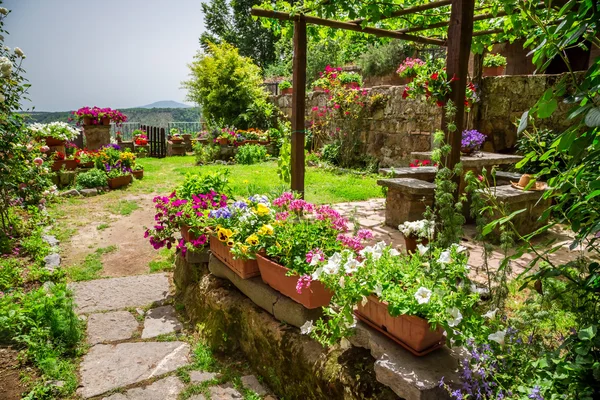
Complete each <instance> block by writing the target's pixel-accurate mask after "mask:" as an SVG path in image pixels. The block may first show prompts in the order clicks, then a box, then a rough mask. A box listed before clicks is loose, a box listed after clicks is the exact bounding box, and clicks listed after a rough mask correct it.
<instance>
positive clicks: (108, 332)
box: [87, 311, 139, 344]
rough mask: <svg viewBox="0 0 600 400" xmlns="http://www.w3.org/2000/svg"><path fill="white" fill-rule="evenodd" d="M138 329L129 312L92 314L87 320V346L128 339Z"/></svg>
mask: <svg viewBox="0 0 600 400" xmlns="http://www.w3.org/2000/svg"><path fill="white" fill-rule="evenodd" d="M138 327H139V324H138V322H137V320H136V319H135V317H134V316H133V315H131V313H130V312H129V311H113V312H107V313H101V314H92V315H90V316H89V318H88V324H87V340H88V343H89V344H98V343H104V342H116V341H117V340H126V339H130V338H131V336H132V335H133V334H134V332H135V331H137V329H138Z"/></svg>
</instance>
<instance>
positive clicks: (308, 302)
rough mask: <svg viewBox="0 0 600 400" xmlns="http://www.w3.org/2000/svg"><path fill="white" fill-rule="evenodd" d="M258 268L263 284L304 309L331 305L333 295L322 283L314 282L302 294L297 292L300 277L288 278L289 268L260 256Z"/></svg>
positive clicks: (257, 257) (257, 258) (258, 256)
mask: <svg viewBox="0 0 600 400" xmlns="http://www.w3.org/2000/svg"><path fill="white" fill-rule="evenodd" d="M256 260H257V261H258V268H259V269H260V275H261V276H262V280H263V282H265V283H266V284H267V285H269V286H271V287H272V288H273V289H275V290H277V291H278V292H280V293H281V294H283V295H285V296H287V297H289V298H290V299H292V300H294V301H295V302H296V303H300V304H302V305H303V306H304V307H306V308H309V309H312V308H319V307H324V306H326V305H328V304H329V302H330V301H331V298H332V297H333V293H332V292H331V291H330V290H329V289H327V288H326V287H325V286H324V285H323V284H322V283H321V282H319V281H314V282H312V283H311V284H310V287H308V288H304V289H303V290H302V293H298V292H297V291H296V284H297V283H298V278H299V277H298V276H297V275H296V276H287V273H288V271H289V269H288V268H286V267H284V266H283V265H279V264H277V263H276V262H274V261H271V260H269V259H268V258H265V257H263V256H261V255H260V254H258V255H257V256H256Z"/></svg>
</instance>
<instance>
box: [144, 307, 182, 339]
mask: <svg viewBox="0 0 600 400" xmlns="http://www.w3.org/2000/svg"><path fill="white" fill-rule="evenodd" d="M181 328H182V326H181V323H180V322H179V320H178V319H177V314H176V313H175V309H174V308H173V306H163V307H158V308H154V309H152V310H150V311H148V312H147V313H146V319H145V320H144V330H143V332H142V339H149V338H153V337H156V336H159V335H164V334H168V333H173V332H179V331H180V330H181Z"/></svg>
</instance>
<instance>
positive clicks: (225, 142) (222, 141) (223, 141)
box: [217, 138, 229, 146]
mask: <svg viewBox="0 0 600 400" xmlns="http://www.w3.org/2000/svg"><path fill="white" fill-rule="evenodd" d="M217 143H219V144H220V145H221V146H227V145H228V144H229V139H227V138H219V139H217Z"/></svg>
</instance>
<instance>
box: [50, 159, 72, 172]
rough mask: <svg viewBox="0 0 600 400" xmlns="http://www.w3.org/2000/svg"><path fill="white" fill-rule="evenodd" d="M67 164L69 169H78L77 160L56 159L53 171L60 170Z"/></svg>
mask: <svg viewBox="0 0 600 400" xmlns="http://www.w3.org/2000/svg"><path fill="white" fill-rule="evenodd" d="M63 165H64V166H65V169H66V170H67V171H74V170H75V169H77V161H75V160H55V161H54V163H53V164H52V167H51V169H52V171H60V170H61V169H62V167H63Z"/></svg>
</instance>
